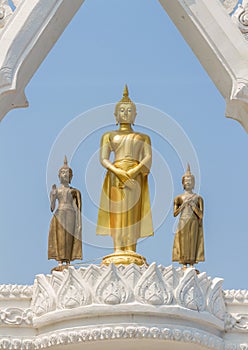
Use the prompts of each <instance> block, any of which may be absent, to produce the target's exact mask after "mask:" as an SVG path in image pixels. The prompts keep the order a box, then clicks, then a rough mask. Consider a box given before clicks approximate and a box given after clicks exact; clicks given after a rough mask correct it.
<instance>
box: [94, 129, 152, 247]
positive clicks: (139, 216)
mask: <svg viewBox="0 0 248 350" xmlns="http://www.w3.org/2000/svg"><path fill="white" fill-rule="evenodd" d="M145 136H146V135H145ZM104 137H105V136H104ZM107 137H109V135H107ZM118 137H119V135H118ZM110 138H111V137H110ZM119 138H120V137H119ZM119 138H116V139H117V140H118V141H117V142H116V141H115V136H113V142H112V143H111V141H109V148H110V150H111V151H113V152H115V153H117V152H118V151H119V150H120V148H121V147H122V149H121V152H122V153H124V154H126V157H125V158H123V159H120V160H115V161H114V162H113V165H114V166H115V167H117V168H120V169H123V170H125V171H128V170H130V169H133V168H134V167H135V166H137V165H138V164H140V162H142V159H144V158H145V156H146V155H145V152H146V151H145V149H146V146H145V141H144V140H143V138H142V134H137V133H132V134H128V135H124V136H122V140H121V141H120V142H119ZM138 138H139V140H138V142H137V139H138ZM138 143H139V144H138ZM137 144H138V147H139V154H138V156H137V154H136V156H134V152H135V151H136V150H137ZM135 147H136V149H135V150H134V148H135ZM148 148H149V147H148ZM135 158H136V159H135ZM137 158H138V159H137ZM148 173H149V169H148V168H147V167H146V166H145V165H144V167H142V170H141V171H140V172H139V174H138V175H137V176H136V177H135V178H134V179H133V184H131V185H130V184H129V185H126V184H123V183H122V182H121V181H120V180H119V179H118V177H117V176H116V175H115V174H114V173H113V172H111V171H110V170H109V171H108V172H107V174H106V177H105V179H104V183H103V187H102V193H101V199H100V207H99V212H98V222H97V230H96V233H97V234H98V235H109V236H112V238H113V239H114V241H115V237H116V236H117V235H118V236H119V238H118V242H119V244H120V246H121V247H123V248H125V247H127V246H128V247H129V246H131V245H135V244H136V242H137V239H138V238H141V237H147V236H151V235H153V227H152V216H151V208H150V196H149V189H148V178H147V176H148ZM120 242H121V243H120ZM121 247H119V248H121ZM133 250H135V249H133Z"/></svg>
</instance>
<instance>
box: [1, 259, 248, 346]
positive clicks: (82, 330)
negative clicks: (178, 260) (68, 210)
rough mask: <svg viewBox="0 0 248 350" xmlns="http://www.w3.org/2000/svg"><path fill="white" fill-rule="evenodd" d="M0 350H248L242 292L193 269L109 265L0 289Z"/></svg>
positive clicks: (246, 297) (247, 296)
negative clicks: (101, 349) (128, 349)
mask: <svg viewBox="0 0 248 350" xmlns="http://www.w3.org/2000/svg"><path fill="white" fill-rule="evenodd" d="M0 320H1V322H0V349H9V350H12V349H37V350H38V349H46V348H51V349H58V348H62V347H63V349H70V350H73V349H79V348H81V347H82V345H83V346H84V348H85V349H98V348H100V347H101V346H102V345H103V344H105V345H104V346H106V347H107V348H108V349H112V348H113V349H114V348H116V347H117V346H118V348H119V349H124V347H125V348H126V347H130V348H131V349H136V348H137V349H138V348H140V347H142V348H144V349H150V348H151V347H153V348H154V349H162V348H163V349H186V350H187V349H216V350H221V349H223V350H224V349H226V350H231V349H233V350H247V349H248V342H247V339H248V338H247V337H248V291H226V292H225V293H224V294H223V291H222V280H221V279H219V278H214V279H211V278H210V277H208V276H207V275H206V273H201V274H199V275H197V274H196V272H195V270H194V269H190V268H189V269H187V270H186V271H182V270H181V269H180V268H179V269H175V268H174V267H172V266H169V267H164V266H161V265H159V266H157V265H156V264H155V263H153V264H151V265H150V266H149V267H147V266H141V267H138V266H137V265H129V266H123V265H120V266H118V267H116V266H115V265H112V264H111V265H110V266H102V267H98V266H95V265H91V266H89V267H87V268H79V269H75V268H73V267H70V268H69V270H64V271H63V272H53V273H52V275H38V276H37V277H36V279H35V282H34V286H0Z"/></svg>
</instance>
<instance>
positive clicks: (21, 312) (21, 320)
mask: <svg viewBox="0 0 248 350" xmlns="http://www.w3.org/2000/svg"><path fill="white" fill-rule="evenodd" d="M32 323H33V312H32V310H31V309H21V308H19V307H9V308H7V309H1V310H0V325H2V324H6V325H10V326H20V325H25V326H32Z"/></svg>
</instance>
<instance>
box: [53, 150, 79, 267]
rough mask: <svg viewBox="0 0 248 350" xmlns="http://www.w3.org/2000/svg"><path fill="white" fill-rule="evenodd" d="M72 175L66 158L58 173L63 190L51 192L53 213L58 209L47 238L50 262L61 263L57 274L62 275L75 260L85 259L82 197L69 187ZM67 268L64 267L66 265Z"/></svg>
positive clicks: (54, 189) (58, 189)
mask: <svg viewBox="0 0 248 350" xmlns="http://www.w3.org/2000/svg"><path fill="white" fill-rule="evenodd" d="M72 176H73V173H72V169H71V168H69V166H68V163H67V158H66V157H65V160H64V165H63V166H62V168H61V169H60V170H59V180H60V183H61V186H60V187H58V188H57V187H56V185H53V186H52V190H51V192H50V204H51V211H52V212H53V211H54V210H55V205H56V200H58V208H57V210H56V211H55V213H54V215H53V218H52V220H51V224H50V230H49V238H48V259H55V260H57V261H58V262H59V265H58V267H56V268H55V269H54V270H58V271H62V270H63V269H64V268H66V267H68V266H69V265H70V262H71V261H72V260H76V259H82V218H81V207H82V205H81V193H80V191H79V190H77V189H76V188H73V187H71V186H70V183H71V179H72ZM64 264H65V265H64Z"/></svg>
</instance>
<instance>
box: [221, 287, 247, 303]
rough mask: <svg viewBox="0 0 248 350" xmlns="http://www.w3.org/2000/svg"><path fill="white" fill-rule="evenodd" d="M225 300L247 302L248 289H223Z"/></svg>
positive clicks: (228, 301) (227, 301)
mask: <svg viewBox="0 0 248 350" xmlns="http://www.w3.org/2000/svg"><path fill="white" fill-rule="evenodd" d="M224 297H225V302H226V303H227V304H248V290H246V289H243V290H242V289H238V290H234V289H231V290H225V291H224Z"/></svg>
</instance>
